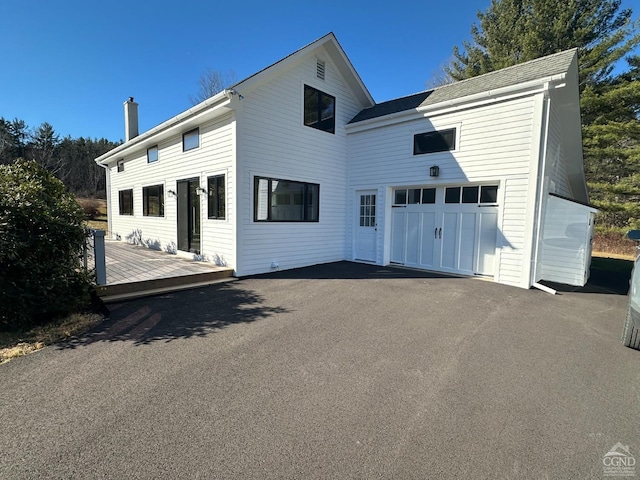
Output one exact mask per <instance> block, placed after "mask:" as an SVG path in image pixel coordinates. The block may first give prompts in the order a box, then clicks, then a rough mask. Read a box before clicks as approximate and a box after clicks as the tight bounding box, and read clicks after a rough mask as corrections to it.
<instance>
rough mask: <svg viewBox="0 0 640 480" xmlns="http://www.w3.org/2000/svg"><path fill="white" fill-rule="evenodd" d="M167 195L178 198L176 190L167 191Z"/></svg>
mask: <svg viewBox="0 0 640 480" xmlns="http://www.w3.org/2000/svg"><path fill="white" fill-rule="evenodd" d="M167 193H168V194H169V195H170V196H172V197H177V196H178V194H177V193H176V191H175V190H167Z"/></svg>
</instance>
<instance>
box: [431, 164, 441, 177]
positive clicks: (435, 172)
mask: <svg viewBox="0 0 640 480" xmlns="http://www.w3.org/2000/svg"><path fill="white" fill-rule="evenodd" d="M439 175H440V167H439V166H437V165H434V166H433V167H431V168H430V169H429V176H430V177H437V176H439Z"/></svg>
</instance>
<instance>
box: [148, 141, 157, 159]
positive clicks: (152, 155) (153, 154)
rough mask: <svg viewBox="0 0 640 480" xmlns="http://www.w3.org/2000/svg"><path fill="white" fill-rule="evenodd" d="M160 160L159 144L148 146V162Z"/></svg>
mask: <svg viewBox="0 0 640 480" xmlns="http://www.w3.org/2000/svg"><path fill="white" fill-rule="evenodd" d="M157 161H158V146H157V145H156V146H155V147H150V148H147V163H153V162H157Z"/></svg>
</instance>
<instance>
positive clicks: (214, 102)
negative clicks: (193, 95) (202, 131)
mask: <svg viewBox="0 0 640 480" xmlns="http://www.w3.org/2000/svg"><path fill="white" fill-rule="evenodd" d="M233 98H234V91H233V90H228V89H227V90H223V91H222V92H220V93H217V94H216V95H214V96H213V97H210V98H208V99H206V100H205V101H203V102H200V103H199V104H197V105H195V106H193V107H191V108H189V109H188V110H185V111H184V112H182V113H180V114H178V115H176V116H175V117H173V118H170V119H169V120H167V121H165V122H163V123H161V124H160V125H157V126H155V127H153V128H151V129H150V130H147V131H146V132H144V133H142V134H141V135H138V136H137V137H134V138H132V139H131V140H129V141H128V142H125V143H123V144H122V145H119V146H117V147H116V148H114V149H112V150H110V151H108V152H107V153H105V154H103V155H101V156H99V157H98V158H96V159H95V162H96V163H97V164H99V165H105V164H107V163H109V162H111V161H113V160H115V158H114V157H122V156H124V155H126V154H127V153H128V152H129V151H130V150H131V149H133V148H135V147H138V146H139V145H141V144H143V143H145V142H147V141H150V140H151V139H153V138H154V137H157V140H160V139H161V138H164V137H165V136H167V135H169V134H171V133H172V132H173V130H174V129H175V128H177V127H179V126H181V125H182V124H184V123H185V122H187V121H191V120H193V119H194V118H200V117H202V116H206V115H207V114H211V116H212V117H213V116H215V113H217V112H219V110H220V109H221V108H225V107H230V106H231V105H230V104H231V103H232V100H233Z"/></svg>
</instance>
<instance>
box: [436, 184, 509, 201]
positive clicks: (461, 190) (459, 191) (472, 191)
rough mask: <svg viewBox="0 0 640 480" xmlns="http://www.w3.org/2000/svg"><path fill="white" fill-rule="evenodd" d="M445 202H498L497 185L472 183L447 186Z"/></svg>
mask: <svg viewBox="0 0 640 480" xmlns="http://www.w3.org/2000/svg"><path fill="white" fill-rule="evenodd" d="M444 203H471V204H489V205H495V204H496V203H498V186H497V185H482V186H479V185H472V186H469V187H447V188H446V189H445V193H444Z"/></svg>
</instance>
